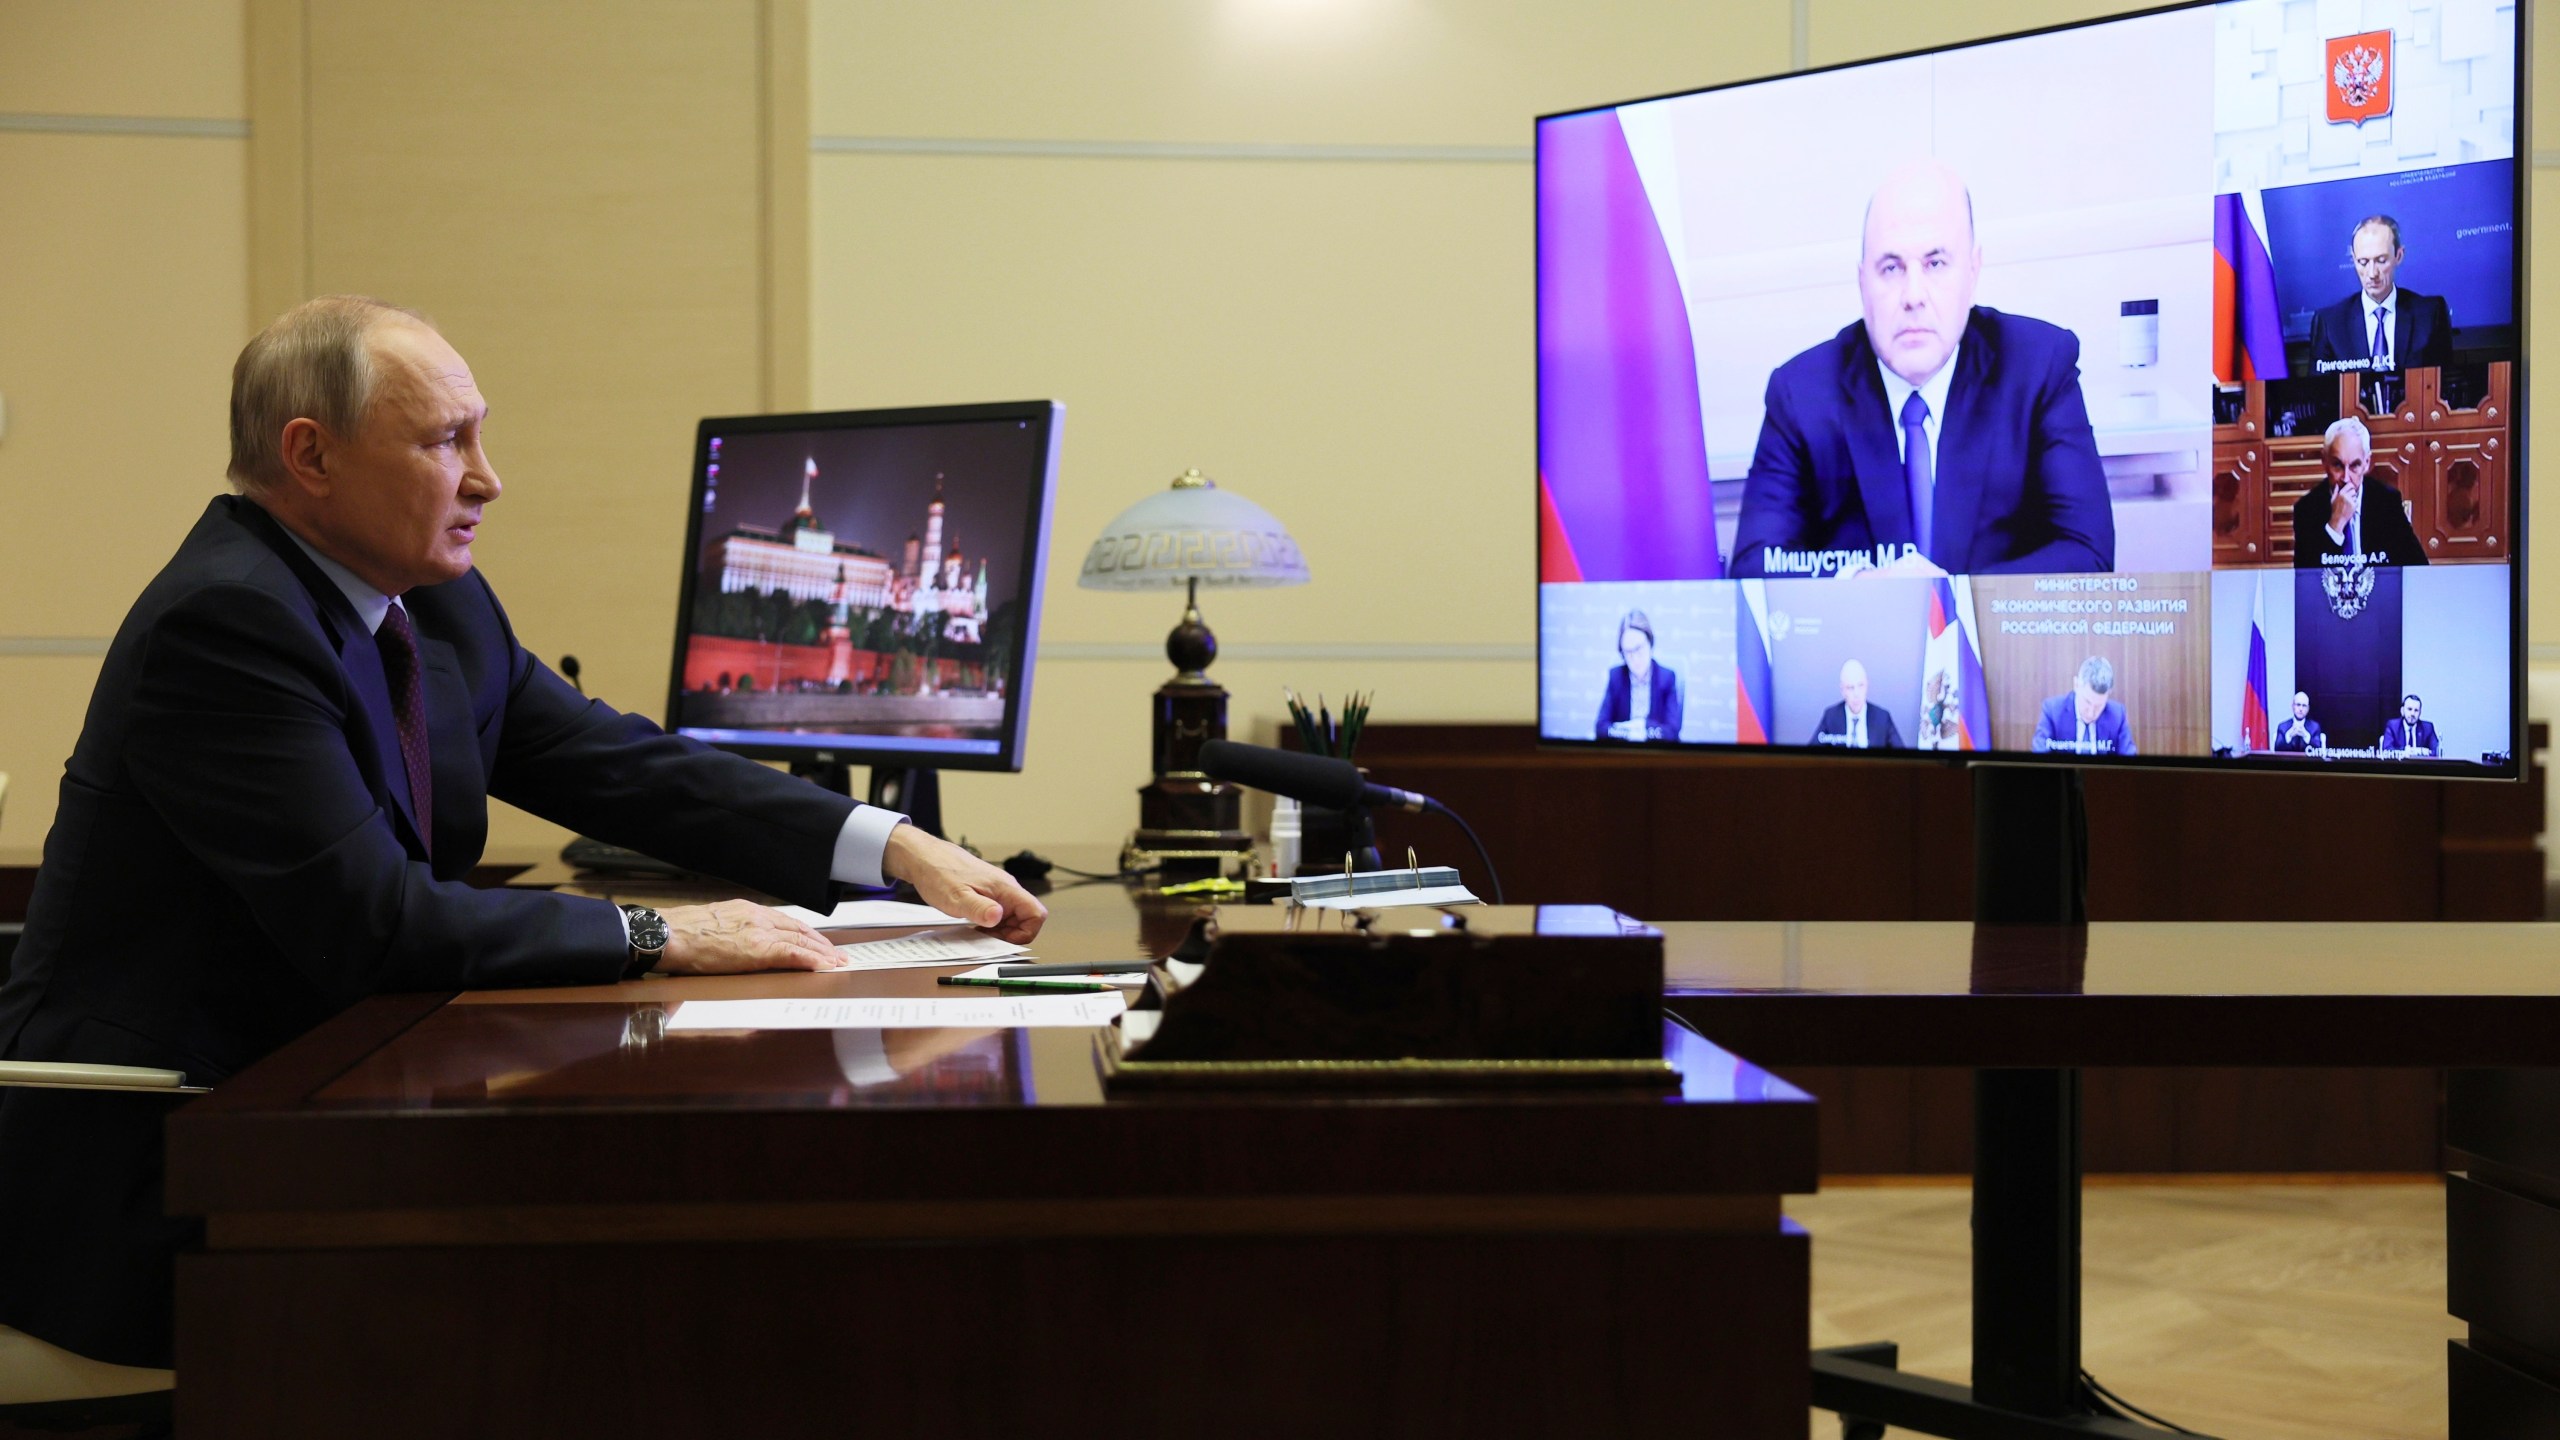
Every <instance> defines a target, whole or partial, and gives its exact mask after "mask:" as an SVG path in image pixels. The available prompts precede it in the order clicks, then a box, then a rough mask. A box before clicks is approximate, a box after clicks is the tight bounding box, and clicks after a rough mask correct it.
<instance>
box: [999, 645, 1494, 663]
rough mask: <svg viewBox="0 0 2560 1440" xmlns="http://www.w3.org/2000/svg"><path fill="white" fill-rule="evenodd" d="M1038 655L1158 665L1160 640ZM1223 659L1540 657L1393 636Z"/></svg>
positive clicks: (1224, 649) (1221, 654)
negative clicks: (1399, 641) (1416, 642)
mask: <svg viewBox="0 0 2560 1440" xmlns="http://www.w3.org/2000/svg"><path fill="white" fill-rule="evenodd" d="M1040 658H1041V659H1042V660H1044V661H1050V660H1144V661H1151V662H1153V663H1155V664H1158V665H1162V664H1165V663H1167V662H1166V660H1165V658H1164V644H1163V642H1162V641H1154V642H1140V641H1134V640H1133V641H1125V642H1124V641H1118V640H1052V641H1048V642H1045V643H1043V644H1042V645H1041V647H1040ZM1218 658H1220V659H1222V660H1340V661H1377V662H1390V663H1399V664H1402V663H1413V662H1443V663H1446V662H1455V663H1458V664H1526V663H1528V662H1529V661H1532V660H1535V659H1537V658H1538V647H1537V646H1535V645H1507V644H1490V645H1478V644H1440V645H1434V644H1419V645H1407V644H1397V643H1394V642H1392V641H1368V640H1348V641H1334V642H1318V643H1312V644H1309V643H1293V642H1290V641H1285V640H1282V641H1264V642H1260V643H1256V642H1253V641H1246V642H1244V643H1242V644H1237V645H1221V646H1219V647H1218Z"/></svg>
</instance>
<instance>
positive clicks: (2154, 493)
mask: <svg viewBox="0 0 2560 1440" xmlns="http://www.w3.org/2000/svg"><path fill="white" fill-rule="evenodd" d="M2522 13H2523V12H2522V8H2521V7H2519V6H2514V5H2506V6H2497V5H2492V4H2490V3H2488V0H2436V3H2432V4H2427V5H2423V6H2421V5H2417V4H2410V3H2405V0H2365V3H2364V4H2362V5H2360V6H2349V7H2347V8H2346V9H2345V10H2344V11H2341V10H2340V9H2339V7H2337V6H2336V5H2334V4H2329V3H2324V0H2240V3H2224V4H2200V5H2189V6H2181V7H2176V8H2171V9H2162V10H2152V11H2147V12H2144V13H2141V14H2136V15H2128V16H2124V17H2121V18H2118V19H2112V20H2103V21H2096V22H2092V23H2088V24H2083V25H2073V26H2067V27H2063V28H2059V29H2053V30H2045V31H2039V32H2036V33H2033V34H2026V35H2017V36H2011V37H2006V38H2002V39H1997V40H1987V41H1982V42H1979V43H1974V44H1967V45H1961V46H1953V47H1949V48H1947V49H1943V50H1936V51H1931V52H1927V53H1924V54H1915V55H1903V56H1896V57H1892V58H1889V59H1882V60H1874V61H1867V62H1863V63H1859V64H1854V65H1843V66H1837V67H1834V68H1830V69H1826V70H1818V71H1810V72H1803V73H1797V74H1791V75H1784V76H1778V77H1773V78H1770V79H1765V80H1757V81H1752V82H1748V83H1744V84H1735V85H1725V86H1719V87H1716V88H1713V89H1706V90H1698V91H1693V92H1690V93H1686V94H1679V95H1668V96H1661V97H1657V98H1654V99H1647V100H1637V101H1631V102H1628V103H1626V104H1621V105H1612V106H1606V107H1602V108H1596V109H1589V110H1579V111H1574V112H1571V113H1567V114H1560V115H1551V116H1547V117H1544V118H1542V119H1541V120H1540V121H1539V122H1538V127H1537V187H1538V196H1537V226H1538V236H1537V238H1538V282H1537V283H1538V524H1539V532H1538V533H1539V540H1538V586H1539V589H1538V687H1539V695H1538V714H1539V730H1540V734H1541V736H1542V737H1543V738H1544V739H1545V740H1546V741H1548V742H1550V743H1553V744H1571V745H1587V746H1594V747H1606V746H1637V745H1659V746H1684V747H1704V748H1710V749H1715V748H1725V747H1752V748H1755V749H1763V748H1765V749H1768V750H1775V751H1791V752H1798V753H1824V754H1828V753H1836V752H1840V751H1858V752H1864V753H1867V754H1870V755H1873V754H1878V753H1881V752H1889V751H1890V752H1901V754H1902V758H1906V759H1908V758H1914V756H1915V755H1916V754H1919V753H1920V752H1937V754H1938V755H1939V756H1940V757H1941V758H1950V759H1962V758H1968V757H1970V758H1997V759H2000V760H2004V761H2005V760H2020V761H2026V762H2030V763H2035V762H2043V763H2052V764H2080V765H2180V766H2234V767H2242V768H2254V769H2268V768H2314V769H2328V770H2338V771H2356V772H2364V773H2400V774H2409V773H2423V774H2428V775H2437V776H2442V775H2472V776H2482V777H2497V776H2506V777H2513V776H2515V775H2517V774H2518V773H2519V770H2518V766H2517V760H2516V750H2517V744H2518V741H2519V739H2520V738H2521V734H2522V729H2521V691H2522V685H2521V678H2522V644H2523V633H2522V629H2523V627H2522V617H2523V614H2524V609H2523V607H2524V575H2525V554H2524V518H2525V517H2524V500H2525V478H2526V473H2527V472H2526V467H2525V456H2524V453H2523V452H2524V443H2523V442H2524V436H2525V426H2524V423H2523V404H2524V395H2525V376H2524V355H2525V346H2524V324H2525V316H2526V313H2527V306H2526V301H2525V295H2524V290H2523V282H2524V267H2523V264H2522V256H2523V254H2524V225H2525V219H2526V216H2527V215H2528V214H2529V213H2530V212H2529V209H2528V207H2527V205H2526V203H2525V184H2526V181H2527V177H2528V176H2529V174H2530V172H2531V169H2532V167H2531V165H2530V164H2529V163H2527V161H2528V159H2529V154H2528V151H2527V148H2526V147H2525V146H2524V144H2523V141H2522V138H2521V125H2522V111H2521V109H2520V108H2519V105H2518V97H2519V96H2521V95H2523V94H2525V93H2526V89H2525V79H2524V74H2523V63H2524V56H2525V53H2526V47H2525V46H2523V45H2521V44H2519V38H2520V37H2519V26H2520V24H2521V18H2520V17H2521V15H2522Z"/></svg>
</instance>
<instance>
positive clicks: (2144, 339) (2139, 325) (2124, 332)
mask: <svg viewBox="0 0 2560 1440" xmlns="http://www.w3.org/2000/svg"><path fill="white" fill-rule="evenodd" d="M2116 346H2117V348H2116V355H2117V358H2118V359H2120V360H2122V361H2123V362H2124V363H2125V364H2127V365H2129V366H2131V367H2133V368H2134V369H2137V370H2140V369H2146V368H2148V367H2150V366H2153V365H2157V364H2159V363H2160V302H2159V301H2157V300H2127V301H2125V302H2123V303H2122V304H2121V305H2119V306H2117V308H2116Z"/></svg>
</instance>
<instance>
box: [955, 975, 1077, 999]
mask: <svg viewBox="0 0 2560 1440" xmlns="http://www.w3.org/2000/svg"><path fill="white" fill-rule="evenodd" d="M933 983H934V984H936V985H986V986H992V987H994V988H996V989H999V990H1047V991H1054V992H1057V993H1060V994H1067V995H1101V994H1106V993H1108V992H1110V991H1114V990H1117V989H1119V988H1120V987H1119V986H1117V985H1079V984H1076V983H1074V982H1073V981H1067V980H996V979H988V978H983V977H980V976H974V975H945V976H942V977H941V978H939V979H937V980H935V981H934V982H933Z"/></svg>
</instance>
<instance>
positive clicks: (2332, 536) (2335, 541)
mask: <svg viewBox="0 0 2560 1440" xmlns="http://www.w3.org/2000/svg"><path fill="white" fill-rule="evenodd" d="M2320 528H2321V529H2322V530H2325V531H2327V532H2328V535H2329V543H2330V544H2332V545H2344V544H2346V543H2347V537H2346V536H2344V535H2342V534H2340V533H2339V532H2338V527H2337V526H2335V525H2323V526H2321V527H2320Z"/></svg>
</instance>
